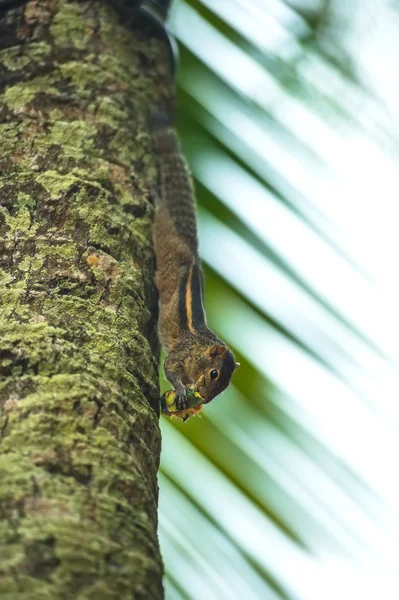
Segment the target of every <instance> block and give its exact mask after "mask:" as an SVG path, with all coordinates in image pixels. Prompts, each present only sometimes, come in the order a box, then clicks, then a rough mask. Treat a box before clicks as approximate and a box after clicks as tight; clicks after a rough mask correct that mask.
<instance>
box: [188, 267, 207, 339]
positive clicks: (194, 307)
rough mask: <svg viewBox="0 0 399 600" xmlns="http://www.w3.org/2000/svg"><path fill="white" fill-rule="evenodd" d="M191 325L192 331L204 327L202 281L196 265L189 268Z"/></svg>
mask: <svg viewBox="0 0 399 600" xmlns="http://www.w3.org/2000/svg"><path fill="white" fill-rule="evenodd" d="M190 284H191V324H192V328H193V329H200V328H201V327H203V326H204V325H206V317H205V310H204V304H203V281H202V273H201V270H200V268H199V265H198V263H194V264H193V266H192V268H191V280H190Z"/></svg>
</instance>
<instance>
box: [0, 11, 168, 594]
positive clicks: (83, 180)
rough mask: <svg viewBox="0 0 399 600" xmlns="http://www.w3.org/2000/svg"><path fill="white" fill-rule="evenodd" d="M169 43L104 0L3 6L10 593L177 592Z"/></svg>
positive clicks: (0, 149) (2, 440)
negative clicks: (127, 25) (152, 124)
mask: <svg viewBox="0 0 399 600" xmlns="http://www.w3.org/2000/svg"><path fill="white" fill-rule="evenodd" d="M162 52H163V49H162V43H160V42H159V40H157V39H156V38H155V37H154V38H149V37H148V35H146V34H144V33H143V31H142V28H139V27H137V26H136V30H135V31H134V32H133V33H132V32H129V31H127V30H126V29H124V28H123V27H122V26H120V25H119V24H118V18H117V16H116V15H115V14H114V13H113V11H112V10H111V9H109V8H108V7H107V6H106V5H102V4H100V3H97V2H84V3H75V2H67V1H64V0H59V1H58V0H34V1H31V2H29V3H28V4H27V5H25V7H22V8H20V9H15V10H13V11H10V12H9V13H7V14H1V13H0V302H1V304H0V332H1V335H0V597H1V598H2V600H6V599H11V598H18V599H22V600H23V599H35V600H36V599H39V600H40V599H42V598H49V599H51V600H53V599H54V600H56V599H58V598H63V599H64V598H65V599H68V600H70V599H71V598H78V599H93V600H94V599H96V600H102V599H113V598H115V599H116V598H120V599H124V598H135V599H136V598H137V599H139V598H145V599H146V600H147V599H152V598H154V599H157V600H158V599H159V598H162V596H163V592H162V583H161V577H162V564H161V559H160V554H159V547H158V541H157V532H156V529H157V495H158V492H157V480H156V473H157V469H158V461H159V452H160V433H159V427H158V415H157V412H156V411H157V408H156V407H157V406H158V398H159V392H158V377H157V364H156V360H155V358H154V355H155V356H156V355H157V344H156V341H154V340H155V339H156V338H155V335H154V327H155V323H154V315H155V314H156V295H155V289H154V286H153V270H154V257H153V251H152V244H151V221H152V215H153V205H152V201H151V195H150V193H149V190H150V189H151V185H152V184H151V182H152V181H153V179H154V176H155V167H154V160H153V156H152V152H151V142H150V137H149V135H148V131H147V110H148V106H149V105H150V103H151V101H153V98H154V96H155V95H156V94H158V93H165V89H166V87H167V86H166V84H165V81H166V75H165V73H163V72H161V71H160V69H161V70H162V69H164V70H165V71H166V68H167V67H166V65H163V62H162V60H163V59H162ZM156 69H158V72H156ZM155 81H157V84H155V83H154V82H155ZM161 88H163V91H160V89H161ZM150 404H152V406H153V407H155V410H153V409H152V408H151V407H150Z"/></svg>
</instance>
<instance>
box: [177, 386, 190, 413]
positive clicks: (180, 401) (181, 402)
mask: <svg viewBox="0 0 399 600" xmlns="http://www.w3.org/2000/svg"><path fill="white" fill-rule="evenodd" d="M175 402H176V408H177V410H184V409H185V408H187V407H188V401H187V394H186V390H185V389H184V390H182V391H180V390H179V391H176V400H175Z"/></svg>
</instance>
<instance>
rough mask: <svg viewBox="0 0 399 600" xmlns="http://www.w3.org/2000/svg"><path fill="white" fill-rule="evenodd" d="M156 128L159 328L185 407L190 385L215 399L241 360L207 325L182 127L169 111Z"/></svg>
mask: <svg viewBox="0 0 399 600" xmlns="http://www.w3.org/2000/svg"><path fill="white" fill-rule="evenodd" d="M151 128H152V136H153V142H154V149H155V152H156V154H157V159H158V165H159V176H160V191H161V194H160V198H158V200H157V202H156V213H155V223H154V246H155V256H156V262H157V273H156V280H155V281H156V285H157V288H158V292H159V324H158V333H159V338H160V341H161V344H162V346H163V347H164V349H165V350H166V351H167V352H168V356H167V358H166V359H165V363H164V371H165V376H166V378H167V379H168V380H169V381H170V383H171V384H172V385H173V387H174V389H175V391H176V406H177V408H178V409H179V410H183V409H184V408H186V407H187V398H186V386H187V385H190V384H193V385H194V386H195V389H196V390H197V391H198V392H199V393H200V394H201V396H202V397H203V398H204V399H205V402H210V401H211V400H212V399H213V398H215V396H217V395H218V394H220V393H221V392H222V391H223V390H224V389H226V387H227V386H228V385H229V383H230V379H231V376H232V374H233V371H234V370H235V369H236V368H237V367H238V366H239V364H238V363H236V362H235V360H234V356H233V354H232V352H231V351H230V350H229V348H228V347H227V346H226V344H225V343H224V342H223V341H222V340H220V339H219V338H218V337H217V335H215V334H214V333H213V331H211V330H210V329H209V327H208V326H207V322H206V316H205V310H204V295H203V275H202V270H201V262H200V258H199V255H198V240H197V222H196V213H195V199H194V188H193V183H192V179H191V176H190V173H189V171H188V168H187V165H186V164H185V162H184V159H183V157H182V155H181V151H180V144H179V140H178V137H177V133H176V131H175V130H174V128H173V127H172V126H171V123H170V121H169V120H168V119H167V117H165V116H164V115H162V116H159V115H156V116H155V117H154V116H153V117H152V125H151Z"/></svg>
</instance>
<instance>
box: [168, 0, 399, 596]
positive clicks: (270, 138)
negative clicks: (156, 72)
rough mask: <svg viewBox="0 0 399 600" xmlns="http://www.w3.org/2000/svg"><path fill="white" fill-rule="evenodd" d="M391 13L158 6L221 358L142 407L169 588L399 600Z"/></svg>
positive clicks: (256, 1)
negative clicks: (196, 386)
mask: <svg viewBox="0 0 399 600" xmlns="http://www.w3.org/2000/svg"><path fill="white" fill-rule="evenodd" d="M377 4H378V6H377ZM396 10H397V5H396V6H395V5H394V4H393V3H391V2H389V0H381V1H379V3H372V1H371V0H368V2H366V3H364V2H362V3H360V0H353V1H352V2H351V3H346V2H344V0H292V1H290V2H282V1H280V0H217V1H211V0H203V1H202V2H200V1H199V0H175V2H174V5H173V10H172V14H171V18H170V28H171V30H172V31H173V32H174V33H175V35H176V38H177V39H178V41H179V46H180V54H181V64H180V69H179V82H178V84H179V87H178V93H179V129H180V132H181V136H182V140H183V145H184V149H185V152H186V154H187V157H188V159H189V162H190V165H191V168H192V170H193V174H194V177H195V180H196V190H197V197H198V204H199V215H200V245H201V254H202V256H203V259H204V263H205V267H206V307H207V313H208V321H209V324H210V326H211V327H212V328H213V329H214V330H215V331H216V332H217V333H218V334H219V335H220V336H221V337H222V338H223V339H225V340H226V341H227V342H228V343H229V344H230V345H231V347H232V349H233V350H234V352H235V354H236V357H237V360H239V361H240V363H241V367H240V369H239V370H238V371H237V372H236V373H235V375H234V378H233V384H232V385H231V386H230V388H229V389H228V390H227V391H226V392H225V393H224V394H223V395H222V396H221V397H219V398H217V399H216V400H215V401H214V402H213V403H211V404H210V405H209V406H207V407H206V408H205V410H204V411H203V412H202V415H203V417H202V418H201V419H200V418H196V419H191V420H190V421H189V422H187V423H185V424H182V423H179V422H169V421H168V420H167V419H166V418H164V419H162V428H163V457H162V467H161V474H160V537H161V545H162V549H163V556H164V560H165V565H166V590H167V599H168V600H178V599H180V598H186V599H190V600H191V599H193V600H204V599H206V600H208V599H212V598H215V599H216V598H217V599H218V600H222V599H223V600H224V599H226V600H227V599H235V598H237V599H244V598H245V599H262V600H263V599H269V598H270V599H273V600H274V599H278V598H287V599H290V600H291V599H297V598H298V599H301V600H313V599H314V600H320V598H323V600H327V599H330V598H331V599H334V600H336V598H341V599H348V600H349V599H353V598H360V597H361V598H370V599H371V598H377V597H378V598H397V597H399V585H398V581H397V577H398V575H397V573H398V572H399V571H398V569H397V566H398V565H397V556H398V532H399V527H398V525H399V520H398V513H397V508H396V506H397V500H398V498H397V496H398V490H397V487H398V486H396V482H395V478H394V477H392V473H394V472H395V466H396V465H395V464H394V461H395V456H396V452H397V451H398V442H397V439H396V438H397V435H396V425H397V420H398V416H399V412H398V405H397V389H398V387H397V366H398V364H397V363H398V356H399V353H398V341H397V338H398V336H397V335H396V334H395V328H394V327H393V324H394V323H396V322H397V321H396V306H397V300H398V294H397V289H396V286H395V284H394V283H393V279H392V274H393V273H394V271H395V268H396V256H397V250H398V242H397V234H396V226H395V216H396V214H397V211H398V208H397V198H396V195H397V193H396V192H395V190H397V189H398V183H399V169H398V167H397V164H398V162H397V158H398V156H397V154H398V144H397V136H396V128H397V121H396V119H397V116H396V114H395V111H394V108H395V106H396V102H397V98H396V96H397V95H398V91H397V90H396V87H397V86H396V85H395V82H393V81H392V77H391V79H390V78H389V71H388V72H387V69H389V68H390V69H391V71H390V73H391V75H392V73H393V69H394V65H395V64H396V62H395V61H396V58H397V54H398V50H397V44H396V36H397V34H398V33H399V19H398V14H397V13H396Z"/></svg>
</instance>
